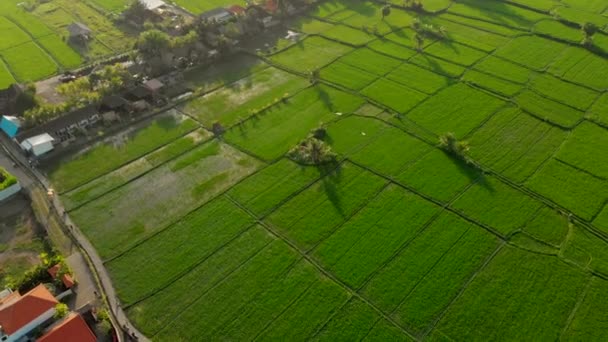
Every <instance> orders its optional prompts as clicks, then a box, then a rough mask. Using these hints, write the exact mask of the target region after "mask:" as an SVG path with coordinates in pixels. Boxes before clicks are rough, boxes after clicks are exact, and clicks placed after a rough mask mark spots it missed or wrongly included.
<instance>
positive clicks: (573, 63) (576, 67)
mask: <svg viewBox="0 0 608 342" xmlns="http://www.w3.org/2000/svg"><path fill="white" fill-rule="evenodd" d="M548 71H549V72H550V73H552V74H554V75H556V76H557V77H561V78H564V79H566V80H568V81H571V82H574V83H579V84H582V85H586V86H588V87H591V88H595V89H598V90H603V89H607V88H608V68H606V60H605V59H604V58H602V57H600V56H597V55H595V54H593V53H591V52H589V51H587V50H585V49H583V48H580V47H575V46H572V47H569V48H567V49H566V50H564V51H563V53H561V54H560V55H559V56H558V57H557V58H556V59H555V61H553V63H551V66H550V67H549V69H548Z"/></svg>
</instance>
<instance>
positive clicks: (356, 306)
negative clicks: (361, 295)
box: [312, 298, 380, 341]
mask: <svg viewBox="0 0 608 342" xmlns="http://www.w3.org/2000/svg"><path fill="white" fill-rule="evenodd" d="M378 320H380V315H379V314H378V313H377V312H376V311H374V310H373V309H372V308H371V307H370V306H369V305H367V304H366V303H365V302H363V301H361V300H360V299H358V298H352V299H351V300H350V301H349V302H348V303H346V305H344V306H343V307H342V308H341V309H340V311H338V312H337V313H336V315H335V316H334V317H333V318H332V319H331V320H330V321H329V322H328V323H327V324H326V325H325V326H324V327H323V329H322V330H321V331H319V333H318V334H317V335H315V336H314V337H313V339H312V340H313V341H336V340H343V341H355V340H357V341H358V340H361V339H362V338H363V337H365V336H367V335H368V333H369V330H370V329H371V328H372V327H373V326H374V324H376V322H377V321H378Z"/></svg>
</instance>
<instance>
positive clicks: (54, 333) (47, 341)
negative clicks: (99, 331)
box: [36, 313, 97, 342]
mask: <svg viewBox="0 0 608 342" xmlns="http://www.w3.org/2000/svg"><path fill="white" fill-rule="evenodd" d="M36 341H37V342H95V341H97V337H96V336H95V334H94V333H93V332H92V331H91V328H89V326H88V325H87V323H86V322H85V320H84V319H83V318H82V317H81V316H80V315H79V314H77V313H70V314H69V315H68V316H67V317H65V318H64V319H63V320H62V321H60V322H58V323H56V324H55V325H53V326H52V327H51V328H50V329H49V330H48V331H47V332H46V333H45V334H44V335H42V337H40V338H39V339H38V340H36Z"/></svg>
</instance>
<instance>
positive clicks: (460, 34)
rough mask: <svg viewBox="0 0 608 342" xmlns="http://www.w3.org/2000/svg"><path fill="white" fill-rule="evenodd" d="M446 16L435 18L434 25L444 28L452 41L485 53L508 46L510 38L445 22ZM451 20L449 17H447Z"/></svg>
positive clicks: (468, 26) (449, 21) (452, 22)
mask: <svg viewBox="0 0 608 342" xmlns="http://www.w3.org/2000/svg"><path fill="white" fill-rule="evenodd" d="M444 17H445V16H439V17H436V18H434V19H433V20H432V21H433V24H434V25H437V26H443V27H444V28H445V30H446V31H447V36H448V38H449V39H450V40H452V41H455V42H458V43H461V44H465V45H468V46H471V47H474V48H476V49H479V50H483V51H485V52H492V51H494V50H495V49H496V48H498V47H500V46H502V45H504V44H506V43H507V42H508V41H509V38H508V37H505V36H503V35H500V34H496V33H493V32H490V31H487V30H482V29H478V28H475V27H471V26H470V25H464V24H460V23H457V22H454V21H451V20H445V19H444ZM447 18H449V17H447Z"/></svg>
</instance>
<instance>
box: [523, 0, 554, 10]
mask: <svg viewBox="0 0 608 342" xmlns="http://www.w3.org/2000/svg"><path fill="white" fill-rule="evenodd" d="M511 3H514V4H518V5H521V6H523V7H526V8H530V9H534V10H538V11H543V12H549V11H550V10H552V9H553V8H555V7H557V6H559V5H560V1H559V0H511Z"/></svg>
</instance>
